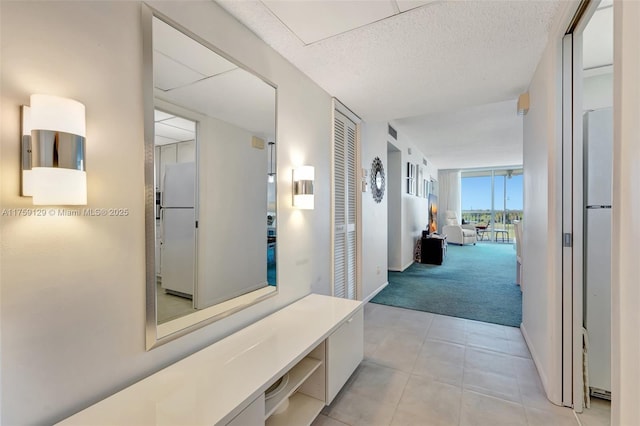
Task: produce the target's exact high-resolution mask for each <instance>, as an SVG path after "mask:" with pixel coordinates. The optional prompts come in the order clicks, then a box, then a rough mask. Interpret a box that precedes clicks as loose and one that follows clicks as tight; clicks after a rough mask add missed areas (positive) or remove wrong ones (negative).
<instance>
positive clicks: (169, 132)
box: [155, 121, 195, 142]
mask: <svg viewBox="0 0 640 426" xmlns="http://www.w3.org/2000/svg"><path fill="white" fill-rule="evenodd" d="M155 132H156V136H162V137H165V138H170V139H173V140H174V141H175V142H181V141H190V140H193V139H195V133H194V132H190V131H188V130H183V129H180V128H178V127H173V126H169V125H168V124H165V122H164V121H162V122H158V123H156V126H155Z"/></svg>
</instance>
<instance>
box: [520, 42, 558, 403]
mask: <svg viewBox="0 0 640 426" xmlns="http://www.w3.org/2000/svg"><path fill="white" fill-rule="evenodd" d="M561 53H562V50H561V40H560V37H557V38H556V37H555V36H552V38H551V39H550V41H549V44H548V45H547V48H546V49H545V52H544V54H543V56H542V58H541V60H540V62H539V64H538V67H537V69H536V72H535V74H534V76H533V79H532V81H531V85H530V86H529V95H530V105H531V106H530V109H529V112H528V114H527V115H525V117H524V151H523V152H524V156H523V158H524V162H523V166H524V179H523V180H524V220H523V246H522V255H523V275H522V290H523V294H522V330H523V333H524V334H525V338H526V339H527V343H528V345H529V349H530V351H531V355H532V357H533V359H534V362H535V363H536V367H537V368H538V372H539V373H540V378H541V380H542V383H543V385H544V388H545V390H546V392H547V397H548V398H549V399H550V400H551V401H552V402H553V403H555V404H560V403H561V402H562V380H561V379H562V352H561V348H562V346H561V343H562V340H561V339H562V294H561V288H562V280H561V279H562V277H561V267H562V264H561V255H562V253H561V240H560V238H561V232H562V216H561V212H562V209H561V207H562V204H561V201H562V199H561V196H562V191H561V189H562V186H561V185H562V181H561V178H562V175H561V166H562V157H561V148H562V133H561V131H562V116H561V113H562V96H561V95H562V80H561V77H562V75H561V68H562V67H561V65H562V56H561Z"/></svg>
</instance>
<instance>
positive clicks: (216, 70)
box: [153, 18, 237, 76]
mask: <svg viewBox="0 0 640 426" xmlns="http://www.w3.org/2000/svg"><path fill="white" fill-rule="evenodd" d="M153 49H154V50H156V51H159V52H162V53H163V54H165V55H166V56H168V57H170V58H172V59H173V60H174V61H176V62H178V63H180V64H182V65H184V66H185V67H188V68H190V69H191V70H193V71H197V72H198V73H200V74H202V75H206V76H211V75H216V74H220V73H223V72H226V71H230V70H232V69H234V68H237V66H236V65H235V64H233V63H231V62H229V61H228V60H226V59H225V58H223V57H221V56H220V55H218V54H217V53H215V52H214V51H212V50H211V49H209V48H208V47H206V46H204V45H202V44H200V43H198V42H197V41H195V40H193V39H192V38H191V37H189V36H187V35H186V34H184V33H182V32H180V31H178V30H176V29H175V28H173V27H171V26H170V25H168V24H166V23H164V22H162V21H161V20H159V19H157V18H155V19H154V20H153Z"/></svg>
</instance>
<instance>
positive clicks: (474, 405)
mask: <svg viewBox="0 0 640 426" xmlns="http://www.w3.org/2000/svg"><path fill="white" fill-rule="evenodd" d="M364 314H365V325H364V335H365V343H364V345H365V357H364V361H363V362H362V364H361V365H360V366H359V367H358V369H357V370H356V372H355V373H354V374H353V375H352V376H351V378H350V379H349V381H348V382H347V384H346V385H345V387H344V388H343V389H342V391H341V392H340V393H339V394H338V396H337V397H336V399H335V400H334V401H333V403H332V404H331V405H330V406H328V407H325V409H324V410H323V412H322V414H321V415H320V416H319V417H318V418H317V419H316V420H315V422H314V423H313V426H344V425H350V426H360V425H362V426H377V425H385V426H387V425H394V426H395V425H407V426H428V425H464V426H467V425H477V426H485V425H486V426H494V425H508V426H517V425H527V426H550V425H558V426H565V425H567V426H569V425H571V426H574V425H577V424H578V422H577V420H576V418H575V415H574V413H573V411H572V410H571V409H569V408H562V407H558V406H555V405H553V404H552V403H550V402H549V401H548V400H547V398H546V397H545V395H544V391H543V389H542V384H541V382H540V378H539V376H538V373H537V371H536V368H535V366H534V364H533V361H532V360H531V356H530V354H529V351H528V349H527V346H526V344H525V342H524V339H523V337H522V334H521V333H520V330H519V329H517V328H513V327H504V326H500V325H495V324H488V323H482V322H477V321H470V320H465V319H461V318H453V317H447V316H442V315H436V314H431V313H427V312H419V311H412V310H407V309H401V308H394V307H390V306H384V305H376V304H372V303H369V304H367V305H366V306H365V311H364Z"/></svg>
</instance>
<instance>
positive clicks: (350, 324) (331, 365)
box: [326, 308, 364, 405]
mask: <svg viewBox="0 0 640 426" xmlns="http://www.w3.org/2000/svg"><path fill="white" fill-rule="evenodd" d="M363 327H364V317H363V310H362V308H361V309H358V311H357V312H355V313H354V314H353V315H352V316H351V318H349V319H348V320H347V321H346V322H345V323H344V324H342V325H341V326H340V328H338V329H337V330H336V331H335V332H333V334H332V335H331V336H329V337H328V338H327V359H326V361H327V402H326V403H327V405H329V404H330V403H331V401H333V398H335V396H336V395H337V394H338V392H339V391H340V389H342V386H344V384H345V383H346V382H347V380H348V379H349V377H350V376H351V374H353V372H354V371H355V369H356V367H358V365H359V364H360V362H362V358H363V357H364V328H363Z"/></svg>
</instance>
